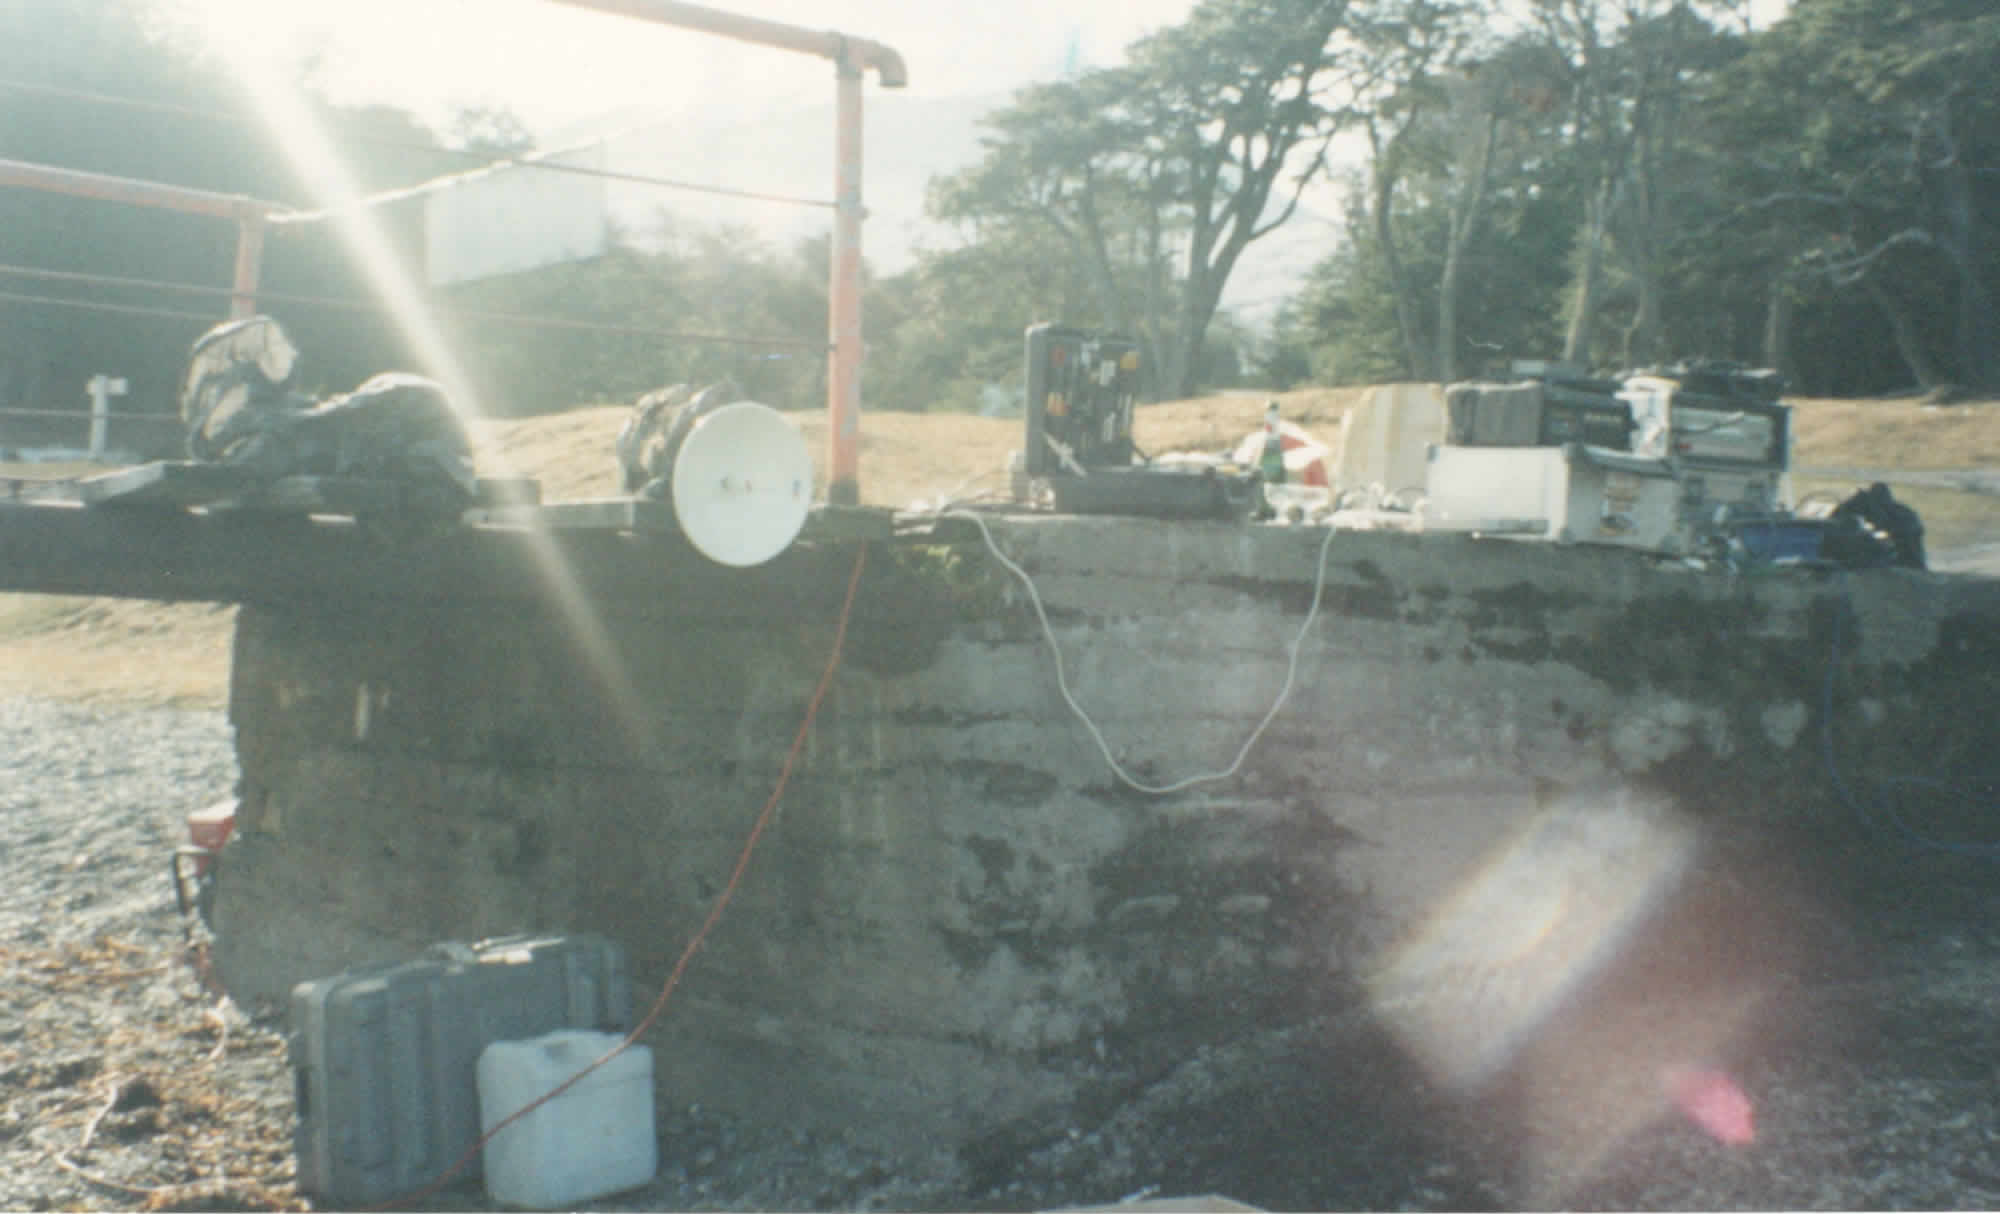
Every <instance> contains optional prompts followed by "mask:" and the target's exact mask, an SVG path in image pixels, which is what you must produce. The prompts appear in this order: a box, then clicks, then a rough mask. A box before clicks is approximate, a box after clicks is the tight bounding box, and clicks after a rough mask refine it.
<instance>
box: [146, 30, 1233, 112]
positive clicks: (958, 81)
mask: <svg viewBox="0 0 2000 1214" xmlns="http://www.w3.org/2000/svg"><path fill="white" fill-rule="evenodd" d="M179 3H180V4H181V5H182V6H183V7H184V8H186V9H187V10H189V11H190V13H191V14H192V15H193V16H194V17H195V19H196V20H197V21H198V22H199V23H200V26H201V27H202V28H203V29H204V30H206V31H207V32H208V33H209V34H210V36H212V37H213V38H214V39H216V40H218V41H219V42H223V43H228V44H232V45H235V46H237V47H239V48H240V47H247V48H249V49H251V50H252V51H253V52H254V53H257V54H259V55H261V56H266V57H276V58H280V59H283V58H287V57H292V56H296V55H297V54H299V53H301V52H304V51H308V50H319V51H324V52H326V53H327V54H328V55H329V60H328V62H329V64H330V70H329V71H328V73H327V75H326V78H325V79H324V81H323V84H324V86H325V87H326V88H327V90H328V91H329V92H330V93H332V94H333V95H334V96H335V97H336V99H339V100H359V101H382V102H387V103H389V104H392V105H397V106H400V107H402V108H405V109H409V110H412V111H413V112H415V113H417V114H419V115H420V116H422V117H424V118H425V119H426V120H431V121H439V120H442V119H443V118H444V117H445V116H447V115H448V114H449V113H450V112H451V111H452V110H454V109H456V108H460V107H467V106H482V105H499V106H505V107H506V108H508V109H510V110H512V111H513V112H514V113H515V114H516V115H518V116H519V117H521V118H522V119H523V120H525V121H526V122H527V123H528V124H529V126H530V127H531V128H534V129H535V130H537V131H538V132H543V133H546V132H549V131H552V130H556V129H559V128H561V127H563V126H564V125H566V124H569V123H571V122H574V121H577V120H579V119H583V118H587V117H590V116H592V115H595V114H599V113H602V112H604V111H608V110H615V109H621V108H625V107H629V106H634V105H657V106H662V107H667V108H675V107H679V106H684V105H688V104H693V103H701V104H705V105H708V106H728V107H732V108H736V107H741V108H745V109H755V108H765V107H771V106H776V105H781V104H785V103H787V102H791V101H795V100H809V101H813V102H821V101H824V100H826V99H827V98H828V97H829V96H830V95H831V93H832V80H831V74H832V70H831V67H830V66H829V65H828V64H827V63H825V62H824V61H823V60H819V59H817V58H815V57H812V56H808V55H802V54H798V53H796V52H788V51H781V50H775V49H771V48H766V47H760V46H753V45H749V44H746V43H739V42H735V41H731V40H728V39H724V38H719V37H715V36H713V35H708V34H703V33H698V32H696V31H692V30H685V29H679V28H674V27H669V26H660V25H654V24H651V23H647V22H642V21H636V20H633V19H630V18H625V17H619V16H613V15H610V14H606V13H601V12H597V11H593V10H590V9H585V8H579V7H576V6H573V5H571V4H565V3H560V2H558V0H179ZM708 7H713V8H721V9H726V10H728V11H730V12H733V13H740V14H743V15H746V16H751V17H758V18H762V19H765V20H769V21H779V22H784V23H787V24H791V25H797V26H802V27H804V28H807V29H811V30H836V31H839V32H841V33H845V34H853V35H856V36H859V37H863V38H868V39H872V40H874V41H876V42H881V43H885V44H887V45H888V46H890V47H892V48H894V49H895V50H897V51H898V52H900V53H901V54H902V56H903V59H904V62H905V63H906V64H907V65H908V68H909V72H910V83H909V88H908V90H907V91H908V93H909V94H910V95H911V96H913V97H926V96H928V97H951V96H961V95H965V94H984V93H993V92H1006V91H1010V90H1012V89H1014V88H1017V87H1019V86H1021V85H1024V84H1027V83H1030V82H1032V81H1034V80H1038V79H1051V78H1056V77H1059V76H1060V75H1061V74H1062V73H1063V71H1064V70H1065V68H1066V67H1069V66H1072V65H1075V66H1084V67H1088V66H1093V65H1095V66H1102V65H1105V64H1109V63H1114V62H1117V61H1118V60H1119V59H1120V58H1122V55H1123V51H1124V48H1125V46H1126V45H1127V44H1129V43H1130V42H1131V41H1132V40H1134V39H1135V38H1138V37H1140V36H1141V35H1143V34H1145V33H1147V32H1148V31H1150V30H1154V29H1158V28H1161V27H1163V26H1167V25H1173V24H1177V23H1178V22H1180V21H1181V20H1182V19H1183V18H1185V17H1186V15H1187V14H1188V12H1189V11H1190V10H1191V9H1192V8H1193V7H1194V0H1069V2H1064V0H1002V2H999V3H991V2H986V0H716V2H715V3H713V4H710V5H708ZM875 87H876V85H875V82H874V80H873V78H872V76H871V78H870V82H869V88H870V89H871V90H873V89H874V88H875Z"/></svg>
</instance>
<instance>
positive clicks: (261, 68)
mask: <svg viewBox="0 0 2000 1214" xmlns="http://www.w3.org/2000/svg"><path fill="white" fill-rule="evenodd" d="M230 63H231V67H232V69H233V71H234V73H235V75H236V78H237V80H238V81H239V82H240V83H241V85H242V87H243V89H244V91H245V92H246V93H247V94H248V95H249V98H250V101H251V103H252V105H253V106H254V107H255V110H256V112H257V114H258V115H259V116H260V117H261V119H262V120H263V122H264V124H265V125H266V126H267V127H268V128H269V129H270V131H271V134H272V136H273V138H274V140H275V141H276V143H277V145H278V146H279V147H280V148H282V149H284V154H285V156H286V158H287V160H288V161H289V163H290V164H291V166H292V168H293V170H294V171H295V172H296V173H298V175H299V177H300V179H301V180H302V181H303V182H304V183H305V185H306V188H307V189H308V190H309V191H310V192H311V193H312V195H313V199H314V201H315V202H316V203H317V204H318V205H319V206H320V207H322V208H323V209H324V210H325V211H327V212H330V216H331V221H332V222H333V223H334V224H335V225H336V226H337V229H338V231H339V233H340V237H341V240H342V242H343V243H344V244H345V246H346V248H347V250H348V252H349V254H350V255H351V256H352V257H353V258H354V259H355V261H356V262H357V263H358V264H359V266H360V267H361V270H362V273H363V275H364V277H365V279H366V280H367V282H368V284H369V286H370V288H371V289H372V290H373V291H374V292H375V294H376V295H377V296H378V297H379V298H380V300H381V301H382V304H383V306H384V307H385V308H386V309H387V311H388V312H389V315H390V317H391V319H392V320H393V321H394V322H395V324H396V326H397V328H398V329H400V330H401V332H402V334H403V336H404V338H405V340H407V341H408V343H409V345H410V347H411V349H413V350H414V351H415V352H416V356H417V359H418V362H419V363H420V369H421V370H422V371H423V373H424V374H426V375H428V376H430V377H431V378H432V379H434V380H436V381H437V382H438V383H439V384H441V385H442V386H443V387H444V389H445V393H446V395H447V396H448V397H449V398H450V400H451V402H452V405H453V408H454V409H455V410H456V411H457V412H458V414H459V416H460V419H461V421H462V423H463V424H464V425H465V426H466V428H467V429H468V430H473V429H476V428H477V427H478V426H479V424H480V423H481V422H482V420H483V419H484V418H485V416H486V410H485V409H484V407H483V406H482V404H481V403H480V400H479V394H478V390H477V389H476V388H475V387H474V385H473V383H472V380H471V377H470V376H468V375H467V374H466V373H465V369H464V367H463V366H462V365H461V364H460V362H459V360H458V358H457V356H456V355H455V354H454V353H453V352H452V349H451V344H450V342H449V341H448V340H446V338H445V335H444V332H443V330H442V329H441V328H440V327H439V325H438V323H437V320H436V318H435V316H434V315H433V314H432V312H431V310H430V308H429V307H428V306H427V304H426V303H425V301H424V298H423V295H422V293H421V292H420V291H419V289H418V287H417V285H416V282H415V280H414V279H413V277H412V275H411V274H410V273H409V272H408V271H407V269H406V268H405V267H404V265H403V263H402V261H401V260H400V259H399V258H398V257H397V256H396V253H395V250H394V249H393V248H392V247H391V246H390V244H389V241H388V238H387V237H386V236H385V235H384V234H383V231H382V227H381V224H380V223H379V222H378V221H377V218H376V215H375V213H374V212H373V211H372V210H370V209H369V208H368V207H366V206H363V205H361V201H360V199H361V194H360V191H359V190H358V189H357V188H356V186H355V183H354V180H353V177H352V175H351V174H350V173H349V172H348V171H347V169H346V166H345V165H343V164H342V163H341V160H340V158H339V156H338V155H336V154H335V152H334V150H333V145H332V143H331V142H330V141H329V140H328V139H327V137H326V132H325V131H324V129H322V127H321V126H320V124H319V122H318V120H317V119H316V118H315V117H314V116H313V114H312V112H311V111H310V110H309V109H308V108H307V107H306V106H305V104H304V103H303V102H302V101H301V100H300V98H299V96H298V94H296V93H295V92H294V91H293V90H292V89H291V88H290V87H289V86H288V85H287V83H286V82H285V81H283V80H281V79H279V78H278V77H277V76H276V75H275V74H274V73H273V71H272V69H271V68H270V66H269V65H268V64H267V63H265V62H263V61H262V60H261V59H260V58H258V57H257V56H255V55H254V54H249V53H241V54H234V55H232V56H231V57H230ZM607 458H608V453H607ZM503 471H510V470H508V469H503ZM524 534H525V536H526V537H527V542H528V543H529V544H530V545H531V546H532V548H533V551H534V553H535V558H536V560H535V566H536V568H537V570H538V571H539V573H540V575H541V578H542V581H543V583H544V587H545V589H546V590H547V592H548V594H549V597H550V598H551V599H552V600H553V602H554V603H555V605H556V606H557V608H558V609H559V612H560V615H561V619H562V622H563V625H564V627H565V628H566V630H567V631H568V633H569V635H570V638H571V640H572V642H573V643H574V645H575V647H576V650H577V651H578V653H579V654H580V655H581V656H582V658H583V660H584V661H585V662H586V663H587V664H588V667H589V670H590V673H591V675H592V676H593V677H594V680H595V685H596V686H597V687H598V688H600V689H602V690H603V691H604V693H605V694H606V695H608V696H609V697H610V698H611V703H612V705H613V707H614V708H615V712H614V713H613V715H614V716H615V717H616V719H617V720H618V722H619V726H620V728H621V729H622V730H623V731H624V735H625V740H626V742H627V743H628V745H630V746H632V747H633V749H634V752H635V753H642V752H643V751H644V749H646V747H647V745H648V743H649V733H648V730H647V726H646V720H647V714H646V713H645V711H644V709H643V708H642V706H641V705H642V701H641V699H640V697H639V695H638V693H637V691H636V689H635V688H634V687H633V685H632V682H631V679H630V678H629V676H628V675H627V673H626V670H625V665H624V662H623V661H622V660H621V658H620V655H619V653H618V651H617V647H616V645H615V644H614V643H613V641H612V639H611V635H610V633H609V631H608V630H607V629H606V628H605V626H604V621H603V619H602V618H601V617H600V615H599V614H598V611H597V609H596V607H595V605H594V604H593V603H592V602H591V601H590V599H589V597H588V596H587V595H586V594H585V593H584V592H583V589H582V587H581V585H580V584H579V583H578V581H577V579H576V576H575V574H574V572H573V571H572V570H571V569H570V568H569V565H568V562H567V561H565V560H564V558H563V556H562V553H561V551H560V550H559V549H558V548H557V546H556V544H555V543H554V542H553V541H552V540H551V539H550V537H549V536H548V534H547V533H546V532H543V531H541V530H539V529H536V528H533V527H530V528H527V529H526V530H525V531H524Z"/></svg>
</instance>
